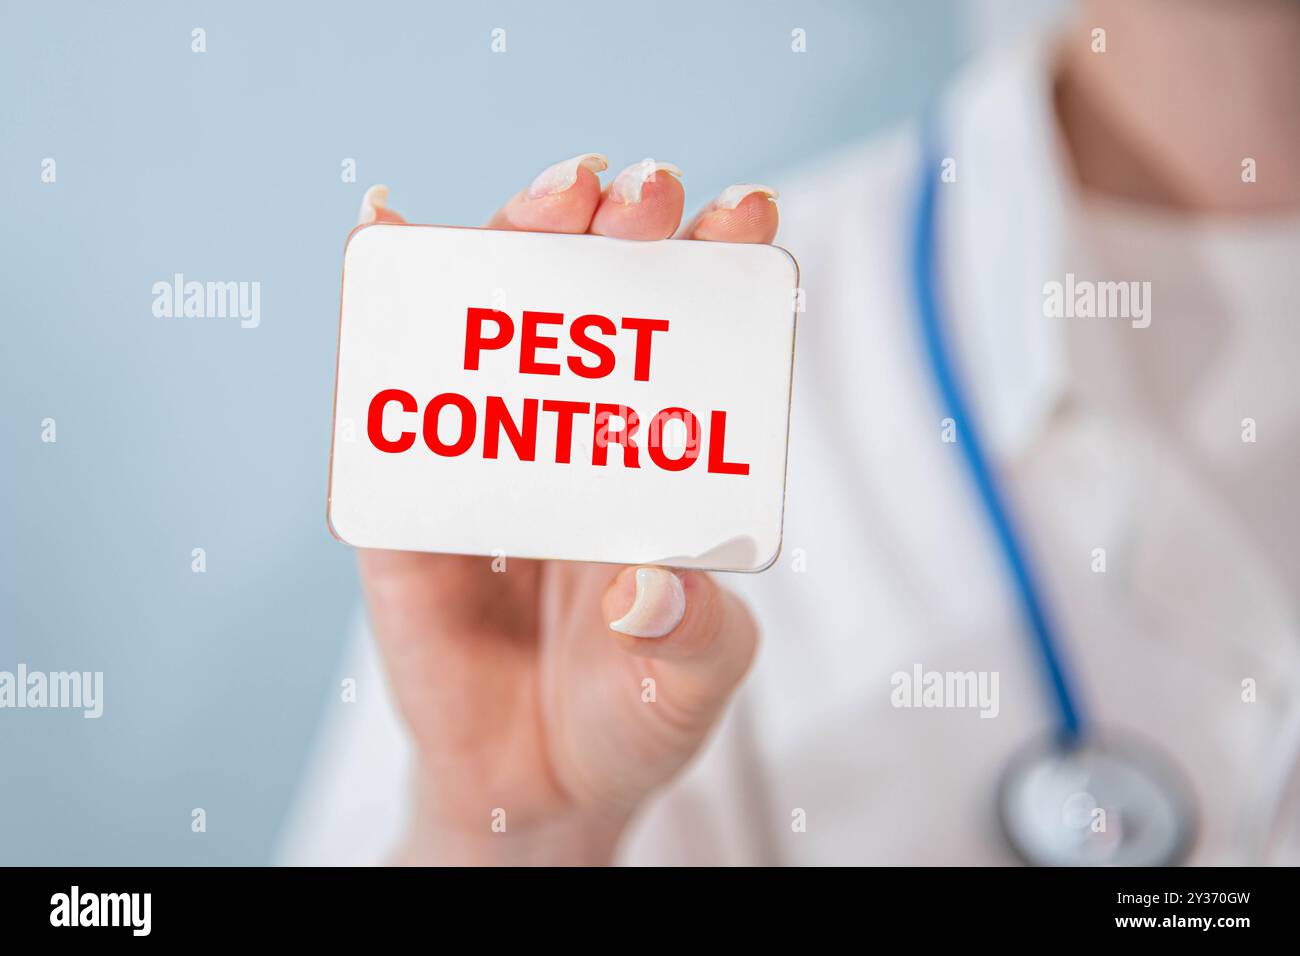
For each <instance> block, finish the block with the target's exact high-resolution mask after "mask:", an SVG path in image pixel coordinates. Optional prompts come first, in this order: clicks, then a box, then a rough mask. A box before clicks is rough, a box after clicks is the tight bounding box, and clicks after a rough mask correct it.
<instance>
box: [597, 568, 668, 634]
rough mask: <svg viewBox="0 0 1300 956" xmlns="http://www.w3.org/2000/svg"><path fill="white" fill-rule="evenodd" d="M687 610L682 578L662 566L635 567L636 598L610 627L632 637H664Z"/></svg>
mask: <svg viewBox="0 0 1300 956" xmlns="http://www.w3.org/2000/svg"><path fill="white" fill-rule="evenodd" d="M685 613H686V591H685V590H683V588H682V579H681V578H679V577H678V576H677V575H675V574H673V573H672V572H671V571H665V570H664V569H663V568H637V569H636V598H635V599H633V601H632V606H631V607H630V608H628V611H627V613H626V614H624V615H623V616H622V617H620V618H619V619H618V620H617V621H611V622H610V625H609V626H610V629H611V630H615V631H618V632H619V633H620V634H628V635H630V636H632V637H663V636H664V635H665V634H667V633H668V632H669V631H671V630H672V629H673V628H675V627H676V626H677V625H678V624H680V623H681V620H682V615H683V614H685Z"/></svg>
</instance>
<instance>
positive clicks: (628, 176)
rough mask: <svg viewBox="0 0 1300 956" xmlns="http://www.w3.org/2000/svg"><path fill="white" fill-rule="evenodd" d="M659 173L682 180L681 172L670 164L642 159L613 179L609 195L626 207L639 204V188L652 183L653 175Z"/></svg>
mask: <svg viewBox="0 0 1300 956" xmlns="http://www.w3.org/2000/svg"><path fill="white" fill-rule="evenodd" d="M661 172H663V173H669V174H670V175H673V176H676V177H677V178H678V179H681V178H682V171H681V170H680V169H678V168H677V167H676V166H674V165H673V164H672V163H656V162H655V161H654V160H653V159H643V160H641V162H639V163H633V164H632V165H631V166H629V167H628V168H627V169H625V170H623V171H622V172H621V173H619V174H618V175H617V176H615V177H614V182H613V183H611V184H610V187H609V194H610V196H612V197H613V198H614V199H616V200H617V201H618V202H621V203H625V204H627V205H633V204H635V203H639V202H640V201H641V188H642V187H643V186H644V185H645V184H646V183H649V182H654V178H655V174H656V173H661Z"/></svg>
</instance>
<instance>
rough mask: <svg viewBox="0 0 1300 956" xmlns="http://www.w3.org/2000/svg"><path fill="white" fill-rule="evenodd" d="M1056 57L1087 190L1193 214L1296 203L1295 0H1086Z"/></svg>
mask: <svg viewBox="0 0 1300 956" xmlns="http://www.w3.org/2000/svg"><path fill="white" fill-rule="evenodd" d="M1098 28H1100V29H1104V30H1105V31H1106V35H1105V44H1106V51H1105V52H1104V53H1101V52H1093V46H1094V36H1093V31H1094V30H1095V29H1098ZM1057 62H1058V76H1057V83H1056V97H1055V98H1056V109H1057V116H1058V118H1059V121H1060V124H1061V128H1062V131H1063V133H1064V138H1065V140H1066V142H1067V144H1068V147H1069V150H1070V153H1071V157H1072V159H1073V163H1074V168H1075V172H1076V174H1077V176H1078V178H1079V180H1080V184H1081V185H1082V186H1083V188H1084V189H1085V190H1087V191H1090V192H1096V193H1101V194H1104V195H1109V196H1114V197H1117V198H1121V199H1127V200H1132V201H1137V202H1143V203H1148V204H1154V205H1160V206H1167V207H1172V208H1175V209H1180V210H1187V211H1192V212H1198V213H1235V212H1252V211H1254V212H1261V211H1264V210H1283V209H1289V210H1296V209H1300V163H1297V162H1296V156H1297V155H1300V3H1296V2H1294V0H1089V2H1086V3H1084V5H1083V8H1082V9H1081V11H1080V13H1079V16H1078V19H1077V20H1076V22H1075V23H1074V24H1073V25H1072V26H1071V27H1070V28H1069V29H1068V30H1067V32H1066V33H1065V35H1064V37H1063V45H1062V48H1061V50H1060V54H1059V57H1058V60H1057ZM1248 160H1253V161H1254V163H1253V166H1254V180H1255V181H1253V182H1249V181H1247V180H1248V179H1249V178H1250V177H1249V176H1248V175H1244V173H1246V172H1247V171H1248V167H1249V166H1250V164H1249V163H1248V162H1247V161H1248Z"/></svg>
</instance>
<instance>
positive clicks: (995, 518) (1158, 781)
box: [911, 132, 1197, 866]
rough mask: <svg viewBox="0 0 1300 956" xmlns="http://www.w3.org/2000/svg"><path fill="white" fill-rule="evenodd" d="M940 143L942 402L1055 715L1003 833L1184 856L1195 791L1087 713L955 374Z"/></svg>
mask: <svg viewBox="0 0 1300 956" xmlns="http://www.w3.org/2000/svg"><path fill="white" fill-rule="evenodd" d="M934 142H935V137H934V136H933V134H932V132H929V133H927V135H926V139H925V146H924V149H923V158H924V161H925V162H924V165H923V167H922V176H921V189H920V195H919V197H918V199H917V205H916V212H915V216H916V219H915V226H914V233H913V236H912V240H913V243H912V250H911V252H912V287H913V294H914V296H915V298H916V303H915V305H916V317H917V320H918V324H919V326H920V333H921V337H922V339H923V341H924V346H925V352H926V356H927V358H928V360H929V363H930V370H931V374H932V375H933V377H934V381H935V385H936V386H937V388H938V392H939V397H940V400H941V402H942V405H943V408H944V409H945V411H946V415H947V417H948V418H950V419H951V420H952V423H953V427H954V430H955V432H956V436H957V441H956V444H957V446H958V448H959V449H960V452H961V455H962V459H963V461H964V463H965V466H966V470H967V471H968V472H969V474H970V478H971V480H972V483H973V484H974V486H975V490H976V492H977V493H978V497H979V500H980V503H981V506H982V507H983V509H984V510H985V512H986V513H987V515H988V518H989V521H990V523H991V524H992V526H993V532H994V535H995V537H996V539H997V545H998V549H999V551H1000V553H1001V555H1002V558H1003V560H1004V561H1005V563H1006V567H1007V570H1008V572H1009V573H1010V576H1011V580H1012V583H1013V585H1014V587H1015V591H1016V594H1017V598H1018V602H1019V604H1020V608H1021V611H1022V613H1023V616H1024V619H1025V623H1026V628H1027V631H1028V633H1029V635H1030V636H1031V638H1032V644H1033V649H1034V654H1035V657H1036V658H1037V660H1038V663H1039V664H1040V669H1041V671H1042V674H1043V682H1044V684H1045V685H1046V687H1047V689H1048V691H1049V697H1050V699H1051V701H1052V706H1053V708H1054V710H1055V711H1056V722H1057V727H1056V731H1055V733H1054V734H1053V735H1052V736H1051V737H1050V738H1049V739H1047V740H1043V741H1036V742H1034V743H1033V744H1031V745H1030V746H1028V747H1026V748H1025V749H1024V750H1022V751H1021V752H1020V753H1019V754H1017V755H1016V756H1015V757H1014V758H1013V760H1012V761H1011V762H1010V763H1009V764H1008V766H1007V767H1006V768H1005V770H1004V771H1003V773H1002V777H1001V782H1000V784H999V787H998V794H997V814H998V817H999V819H1000V822H1001V825H1002V829H1003V832H1004V833H1005V835H1006V838H1007V840H1008V841H1009V842H1010V844H1011V846H1012V848H1013V849H1014V850H1015V852H1016V853H1017V855H1018V856H1020V858H1021V859H1022V860H1024V861H1025V862H1026V863H1029V864H1032V865H1036V866H1098V865H1110V866H1163V865H1170V864H1175V863H1178V862H1180V861H1182V860H1183V859H1184V858H1185V856H1186V855H1187V852H1188V850H1189V849H1190V847H1191V845H1192V842H1193V838H1194V836H1195V833H1196V829H1197V826H1196V810H1195V805H1194V803H1193V800H1192V797H1191V791H1190V788H1189V787H1188V786H1187V784H1186V782H1185V780H1184V778H1183V776H1182V774H1181V773H1179V772H1178V770H1177V769H1176V767H1175V766H1174V764H1173V763H1172V762H1170V761H1169V759H1168V758H1166V757H1165V756H1164V755H1163V754H1162V753H1161V752H1160V751H1159V750H1158V749H1157V748H1155V747H1153V746H1151V745H1150V744H1146V743H1141V742H1139V741H1137V740H1133V739H1128V738H1119V737H1116V736H1115V735H1111V734H1104V735H1103V734H1101V733H1099V732H1098V731H1097V730H1096V729H1095V728H1094V727H1093V726H1092V725H1091V724H1090V723H1089V722H1088V721H1087V720H1085V717H1084V714H1083V712H1082V710H1081V708H1080V706H1079V695H1078V691H1077V689H1076V686H1075V684H1074V682H1073V680H1072V677H1071V674H1070V671H1069V670H1068V668H1067V662H1066V660H1065V658H1064V655H1063V653H1062V646H1061V643H1060V640H1059V636H1058V631H1057V629H1056V627H1055V626H1054V623H1053V621H1052V617H1051V615H1050V614H1049V610H1048V608H1047V606H1046V602H1045V601H1044V598H1043V592H1042V590H1041V588H1040V587H1039V584H1038V581H1037V579H1036V578H1035V575H1034V571H1033V567H1032V566H1031V565H1030V563H1029V560H1028V555H1027V550H1026V548H1025V547H1024V546H1023V543H1022V539H1021V537H1020V535H1019V533H1018V531H1017V529H1016V525H1015V522H1014V520H1013V518H1012V514H1011V512H1010V509H1009V508H1008V506H1007V504H1006V499H1005V498H1004V497H1003V495H1002V493H1001V491H1000V489H999V487H998V484H997V482H996V480H995V478H994V475H993V471H992V469H991V468H990V467H989V463H988V459H987V458H986V457H985V455H984V452H983V450H982V444H981V441H980V436H979V434H978V432H977V431H976V429H975V427H974V422H973V421H972V419H971V416H970V413H969V409H968V406H967V403H966V401H965V397H964V395H963V394H962V390H961V388H960V387H959V383H958V380H957V376H956V375H955V373H954V371H953V362H952V356H951V354H950V350H949V348H948V343H947V340H946V338H945V335H946V329H945V328H944V317H943V312H942V308H941V303H940V301H939V276H938V274H937V273H938V263H937V261H936V260H937V256H936V238H935V226H936V218H937V209H936V206H937V200H938V183H939V161H938V160H939V155H938V151H937V150H936V149H934V148H933V144H934Z"/></svg>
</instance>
